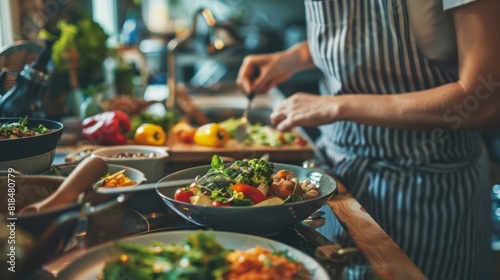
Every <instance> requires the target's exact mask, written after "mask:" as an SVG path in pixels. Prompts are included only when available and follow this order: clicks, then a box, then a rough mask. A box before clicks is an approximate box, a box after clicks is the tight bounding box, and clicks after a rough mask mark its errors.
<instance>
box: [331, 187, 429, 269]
mask: <svg viewBox="0 0 500 280" xmlns="http://www.w3.org/2000/svg"><path fill="white" fill-rule="evenodd" d="M328 205H329V206H330V208H331V209H332V211H333V213H334V214H335V215H336V216H337V218H338V219H339V221H340V222H341V224H342V225H343V227H344V228H345V229H346V231H347V232H348V233H349V236H350V237H351V239H352V240H353V241H354V242H355V243H356V246H357V247H358V248H359V249H360V250H361V252H362V253H363V255H364V256H365V257H366V259H367V260H368V262H369V263H370V264H371V265H372V266H373V267H374V268H375V269H376V270H377V271H378V272H380V273H381V274H383V273H387V272H388V269H390V270H391V271H395V273H404V274H403V275H401V276H402V277H395V278H394V279H426V277H425V276H424V274H423V273H422V272H421V271H420V269H419V268H418V267H417V266H416V265H415V264H414V263H413V261H412V260H411V259H410V258H409V257H408V256H407V255H406V254H405V253H404V252H403V251H402V250H401V248H400V247H399V246H398V245H397V244H396V243H395V242H394V241H393V240H392V239H391V238H390V237H389V236H388V235H387V233H386V232H385V231H384V230H383V229H382V228H381V227H380V226H379V225H378V224H377V222H375V220H373V218H372V217H371V216H370V214H368V213H367V212H366V211H365V209H364V208H363V206H361V204H359V202H358V201H357V200H356V199H355V198H354V197H353V196H352V195H351V194H350V193H349V192H348V190H347V189H346V187H345V186H344V185H343V184H342V183H341V182H339V186H338V194H337V195H335V196H333V197H332V198H331V199H330V200H329V201H328Z"/></svg>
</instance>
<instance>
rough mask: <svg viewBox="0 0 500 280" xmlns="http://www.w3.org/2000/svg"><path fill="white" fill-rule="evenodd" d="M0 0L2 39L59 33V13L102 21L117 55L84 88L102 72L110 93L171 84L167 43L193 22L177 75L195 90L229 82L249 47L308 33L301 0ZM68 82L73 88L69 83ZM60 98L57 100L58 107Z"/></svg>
mask: <svg viewBox="0 0 500 280" xmlns="http://www.w3.org/2000/svg"><path fill="white" fill-rule="evenodd" d="M1 2H2V3H1V4H0V5H2V6H1V7H0V16H1V19H2V23H1V27H2V29H4V30H2V31H3V32H2V35H1V36H0V37H2V38H0V40H1V41H0V46H4V45H6V44H8V43H10V42H11V41H12V40H14V41H17V40H32V41H37V40H38V41H40V29H42V28H44V29H46V30H48V31H50V32H51V33H57V32H58V31H60V22H61V21H67V22H70V23H71V22H75V19H82V18H87V17H88V18H91V19H92V20H93V21H94V22H96V23H97V24H99V25H100V27H101V28H102V29H103V30H104V32H105V34H106V35H107V40H106V46H107V47H108V48H109V51H108V52H107V54H106V55H107V56H110V55H109V54H115V55H116V56H113V58H112V59H110V58H109V57H106V58H103V63H102V73H99V71H98V70H96V69H95V68H88V69H84V70H81V71H80V73H78V74H79V77H80V84H79V87H82V88H85V87H87V86H88V85H89V84H93V83H98V82H101V81H100V80H103V81H104V82H107V83H108V84H110V83H111V84H112V85H113V86H112V87H111V88H110V89H109V90H108V92H107V93H106V94H105V95H104V98H106V97H108V98H109V97H112V96H115V95H116V94H122V93H123V91H132V92H133V93H134V94H136V95H141V94H144V92H145V90H146V88H147V87H148V86H150V85H163V86H164V85H166V83H167V82H166V79H167V60H168V59H167V44H168V42H169V41H170V40H172V39H173V38H175V37H182V36H183V35H185V34H186V33H187V32H189V30H190V29H194V30H191V31H193V32H194V34H193V38H192V39H190V40H188V41H187V42H186V43H185V44H183V45H182V46H180V47H179V48H177V49H176V53H175V60H176V63H175V65H176V80H177V82H178V83H183V84H185V85H186V86H187V87H188V89H191V92H196V93H200V92H201V93H204V92H205V93H208V94H209V93H210V92H213V91H221V90H225V89H228V90H231V87H234V81H235V79H236V76H237V73H238V69H239V66H240V64H241V62H242V60H243V57H244V56H245V55H247V54H251V53H268V52H275V51H279V50H282V49H285V48H288V47H289V46H291V45H293V44H295V43H297V42H300V41H302V40H304V39H306V31H305V29H306V27H305V18H304V17H305V15H304V4H303V0H274V1H268V0H253V1H245V0H189V1H187V0H15V1H13V0H4V1H1ZM200 8H208V9H209V10H210V11H211V12H212V13H213V16H214V18H215V19H216V21H217V25H220V26H222V27H223V28H219V29H223V30H222V31H220V30H216V29H215V28H212V27H210V26H209V24H210V22H208V21H207V20H206V18H205V17H204V16H203V15H201V14H197V11H199V9H200ZM193 24H195V25H196V26H193ZM9 25H10V26H9ZM96 40H97V39H96ZM89 41H91V40H86V43H87V42H89ZM55 48H56V47H55ZM54 51H57V50H54ZM82 52H83V54H81V59H83V60H86V59H87V57H86V56H87V55H86V54H85V53H87V54H88V53H93V52H94V51H92V50H90V51H88V50H84V51H82ZM96 53H97V51H96ZM117 58H118V60H117ZM94 64H96V63H94ZM117 67H118V68H120V69H121V70H123V69H125V70H128V71H125V70H123V71H114V70H113V68H115V69H116V68H117ZM96 72H97V74H96ZM89 73H93V74H94V76H93V77H92V76H91V75H89ZM110 73H112V74H110ZM113 74H114V75H113ZM119 74H120V75H122V76H120V77H133V78H132V79H128V80H131V81H133V82H132V84H123V83H119V82H114V81H118V80H120V79H118V77H117V76H118V75H119ZM82 75H87V76H90V77H82ZM319 77H320V73H319V72H318V71H315V70H312V71H308V72H304V73H301V74H300V75H296V77H293V78H292V79H290V80H289V81H288V82H286V83H284V84H282V85H280V86H279V89H280V90H281V92H282V93H283V94H284V95H285V96H287V95H290V94H292V93H294V92H297V91H306V92H313V93H317V91H318V79H319ZM63 80H64V79H63ZM113 80H114V81H113ZM121 80H123V79H121ZM64 81H68V79H65V80H64ZM53 84H54V83H53ZM63 84H64V83H63V82H59V83H57V85H56V87H57V88H54V87H52V90H49V92H48V94H47V95H49V97H48V98H52V99H53V100H54V99H56V98H57V97H58V95H60V92H61V91H63V90H61V87H62V86H63ZM66 86H67V87H68V88H69V86H70V85H66ZM129 88H132V89H129ZM54 102H55V104H54V106H55V107H60V106H56V105H57V102H56V101H54ZM61 114H64V113H63V112H54V114H53V117H54V118H57V117H58V115H61ZM309 133H310V134H311V135H312V137H315V136H316V135H317V131H316V130H315V129H310V130H309Z"/></svg>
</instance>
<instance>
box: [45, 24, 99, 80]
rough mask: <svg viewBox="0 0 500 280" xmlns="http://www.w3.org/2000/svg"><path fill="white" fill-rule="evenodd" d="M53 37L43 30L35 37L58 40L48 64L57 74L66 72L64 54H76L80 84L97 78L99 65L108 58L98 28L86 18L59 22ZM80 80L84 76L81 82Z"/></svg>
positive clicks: (97, 25) (66, 66)
mask: <svg viewBox="0 0 500 280" xmlns="http://www.w3.org/2000/svg"><path fill="white" fill-rule="evenodd" d="M56 32H57V33H59V36H54V35H52V34H51V33H50V32H48V31H47V30H42V31H41V33H40V34H39V37H42V38H43V37H45V38H53V37H58V38H57V40H56V41H55V43H54V45H53V48H52V60H53V61H54V65H55V69H56V71H57V73H59V74H65V73H67V72H68V70H69V69H68V65H67V63H66V61H65V53H66V52H68V51H77V52H78V53H79V55H80V57H79V61H78V73H79V77H80V80H81V82H83V83H86V82H87V81H88V80H89V79H92V78H91V77H89V76H90V75H101V74H102V72H103V69H102V68H103V66H102V65H103V62H104V60H105V59H106V57H107V56H108V47H107V45H106V41H107V39H108V35H107V34H106V32H105V31H104V29H102V27H101V26H100V25H99V24H98V23H96V22H94V21H93V20H92V19H91V18H89V17H82V18H80V19H78V20H75V21H74V22H69V21H66V20H59V21H58V22H57V30H56ZM82 76H87V77H86V78H85V79H82V78H81V77H82Z"/></svg>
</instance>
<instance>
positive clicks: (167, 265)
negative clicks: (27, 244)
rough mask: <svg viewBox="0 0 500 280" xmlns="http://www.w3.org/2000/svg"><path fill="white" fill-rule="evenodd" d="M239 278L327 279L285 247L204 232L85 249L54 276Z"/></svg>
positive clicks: (150, 236) (146, 237)
mask: <svg viewBox="0 0 500 280" xmlns="http://www.w3.org/2000/svg"><path fill="white" fill-rule="evenodd" d="M257 276H258V277H257ZM263 276H264V277H263ZM243 277H253V278H246V279H312V280H323V279H329V276H328V273H327V272H326V270H325V269H324V268H323V267H322V266H321V265H320V264H319V263H318V262H317V261H316V260H315V259H313V258H311V257H310V256H308V255H306V254H305V253H303V252H301V251H300V250H298V249H295V248H293V247H291V246H289V245H286V244H284V243H281V242H277V241H274V240H271V239H267V238H263V237H258V236H253V235H247V234H240V233H232V232H223V231H202V230H196V231H170V232H158V233H148V234H143V235H138V236H134V237H129V238H125V239H121V240H118V241H114V242H109V243H106V244H103V245H101V246H98V247H95V248H94V249H91V250H89V251H88V252H86V253H85V254H84V255H82V256H81V257H79V258H78V259H76V260H75V261H73V262H72V263H70V264H69V265H68V266H67V267H66V268H65V269H64V270H62V271H61V273H60V274H59V275H58V278H60V279H78V280H90V279H111V280H112V279H200V280H203V279H237V278H243Z"/></svg>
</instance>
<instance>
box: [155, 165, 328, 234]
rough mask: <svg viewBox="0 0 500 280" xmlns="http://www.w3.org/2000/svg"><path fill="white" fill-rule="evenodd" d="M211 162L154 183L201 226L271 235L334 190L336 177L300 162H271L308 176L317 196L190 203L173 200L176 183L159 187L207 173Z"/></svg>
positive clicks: (306, 213)
mask: <svg viewBox="0 0 500 280" xmlns="http://www.w3.org/2000/svg"><path fill="white" fill-rule="evenodd" d="M209 168H210V166H208V165H206V166H200V167H194V168H189V169H185V170H182V171H179V172H175V173H172V174H170V175H168V176H165V177H164V178H163V179H161V180H160V181H159V182H158V184H157V188H156V190H157V193H158V194H159V195H160V197H161V198H162V200H163V202H165V204H166V205H167V206H168V207H170V208H171V209H172V210H174V211H175V212H176V213H177V214H179V215H180V216H181V217H183V218H184V219H186V220H188V221H190V222H192V223H194V224H196V225H199V226H203V227H208V228H211V229H215V230H222V231H234V232H241V233H249V234H256V235H272V234H275V233H279V232H281V231H283V230H285V229H287V228H288V227H290V226H293V225H294V224H296V223H299V222H301V221H303V220H304V219H306V218H307V217H309V216H310V215H311V214H312V213H314V212H315V211H316V210H318V209H319V208H320V207H321V206H322V205H323V204H325V203H326V201H327V200H328V199H330V197H332V196H333V195H334V194H335V193H336V191H337V181H335V179H333V178H332V177H331V176H329V175H327V174H325V173H322V172H320V171H316V170H311V169H306V168H303V167H300V166H295V165H289V164H280V163H274V169H275V172H276V171H278V170H281V169H286V170H290V171H292V172H294V173H295V176H296V177H297V178H298V179H299V180H301V181H302V180H306V179H309V180H310V181H311V182H314V183H315V184H316V185H317V186H318V189H319V192H320V195H319V196H318V197H317V198H314V199H311V200H306V201H301V202H293V203H286V204H282V205H273V206H259V207H251V206H232V207H213V206H200V205H192V204H190V203H185V202H181V201H177V200H174V193H175V191H176V189H177V188H178V187H160V186H159V184H160V183H162V182H168V181H171V180H181V179H190V178H195V177H196V176H198V175H204V174H206V173H207V171H208V169H209Z"/></svg>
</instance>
